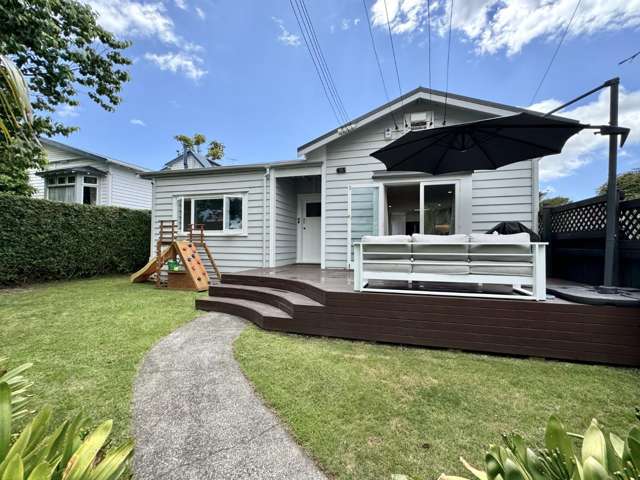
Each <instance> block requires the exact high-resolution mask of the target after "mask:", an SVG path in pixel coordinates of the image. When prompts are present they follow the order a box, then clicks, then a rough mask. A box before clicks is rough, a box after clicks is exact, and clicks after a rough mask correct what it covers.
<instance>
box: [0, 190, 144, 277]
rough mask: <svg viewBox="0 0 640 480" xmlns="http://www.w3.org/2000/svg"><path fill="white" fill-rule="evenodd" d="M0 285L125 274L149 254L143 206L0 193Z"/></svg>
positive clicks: (134, 268) (138, 265)
mask: <svg viewBox="0 0 640 480" xmlns="http://www.w3.org/2000/svg"><path fill="white" fill-rule="evenodd" d="M0 226H1V228H0V285H16V284H23V283H34V282H40V281H46V280H62V279H70V278H80V277H90V276H95V275H104V274H111V273H129V272H132V271H135V270H137V269H138V268H140V267H141V266H142V265H144V264H145V263H146V262H147V260H148V258H149V252H150V245H149V242H150V235H149V234H150V229H151V214H150V212H149V211H146V210H130V209H126V208H117V207H97V206H90V205H72V204H64V203H58V202H50V201H48V200H40V199H35V198H28V197H18V196H14V195H6V194H0Z"/></svg>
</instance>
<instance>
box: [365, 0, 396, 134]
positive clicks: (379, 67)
mask: <svg viewBox="0 0 640 480" xmlns="http://www.w3.org/2000/svg"><path fill="white" fill-rule="evenodd" d="M362 6H363V7H364V15H365V18H366V20H367V26H368V27H369V38H370V39H371V47H372V48H373V54H374V55H375V57H376V64H377V65H378V73H379V74H380V81H381V82H382V90H383V91H384V96H385V99H386V100H387V102H389V91H388V90H387V82H385V81H384V73H382V64H381V63H380V56H379V55H378V49H377V48H376V42H375V40H374V39H373V29H372V28H371V19H370V18H369V9H368V8H367V2H366V0H362ZM391 118H393V125H394V127H395V128H396V130H398V122H396V117H395V115H394V114H393V111H392V112H391Z"/></svg>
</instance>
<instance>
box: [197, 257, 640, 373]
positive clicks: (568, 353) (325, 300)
mask: <svg viewBox="0 0 640 480" xmlns="http://www.w3.org/2000/svg"><path fill="white" fill-rule="evenodd" d="M352 288H353V283H352V277H351V273H350V272H348V271H345V270H320V269H319V268H318V267H315V266H301V265H295V266H288V267H281V268H275V269H257V270H247V271H245V272H240V273H236V274H227V275H223V277H222V283H221V284H219V285H213V286H211V287H210V289H209V295H210V297H208V298H204V299H199V300H197V307H198V308H200V309H201V310H210V311H220V312H225V313H229V314H233V315H238V316H241V317H244V318H247V319H248V320H250V321H252V322H254V323H255V324H256V325H258V326H260V327H262V328H264V329H266V330H274V331H280V332H288V333H299V334H307V335H321V336H328V337H339V338H347V339H356V340H367V341H374V342H388V343H396V344H404V345H418V346H426V347H437V348H451V349H460V350H468V351H477V352H487V353H496V354H508V355H517V356H534V357H545V358H550V359H561V360H571V361H581V362H595V363H605V364H614V365H625V366H640V309H639V308H629V307H613V306H590V305H580V304H576V303H570V302H566V301H563V300H551V301H546V302H535V301H524V300H510V299H499V300H495V299H483V298H465V297H447V296H428V295H406V294H396V293H393V294H392V293H360V292H355V291H353V289H352ZM443 288H445V287H444V286H443Z"/></svg>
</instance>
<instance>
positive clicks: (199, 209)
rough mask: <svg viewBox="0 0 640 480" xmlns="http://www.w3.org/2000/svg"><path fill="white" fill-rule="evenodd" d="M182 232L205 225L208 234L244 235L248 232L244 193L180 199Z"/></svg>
mask: <svg viewBox="0 0 640 480" xmlns="http://www.w3.org/2000/svg"><path fill="white" fill-rule="evenodd" d="M180 205H181V209H180V210H181V216H182V218H181V222H180V225H181V226H182V231H183V232H186V231H188V230H189V225H203V226H204V231H205V232H206V233H208V234H214V235H215V234H220V235H243V234H246V232H247V214H246V207H247V200H246V194H244V193H229V194H221V195H210V196H197V197H183V198H181V199H180Z"/></svg>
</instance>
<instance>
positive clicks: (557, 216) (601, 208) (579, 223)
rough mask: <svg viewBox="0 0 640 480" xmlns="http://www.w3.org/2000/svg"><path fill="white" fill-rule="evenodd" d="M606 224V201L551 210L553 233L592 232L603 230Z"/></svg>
mask: <svg viewBox="0 0 640 480" xmlns="http://www.w3.org/2000/svg"><path fill="white" fill-rule="evenodd" d="M606 225H607V204H606V202H604V203H603V202H598V203H592V204H589V205H583V206H580V207H576V208H571V209H566V210H561V211H558V212H553V214H552V216H551V231H552V232H553V233H572V232H594V231H599V230H604V229H605V228H606Z"/></svg>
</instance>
